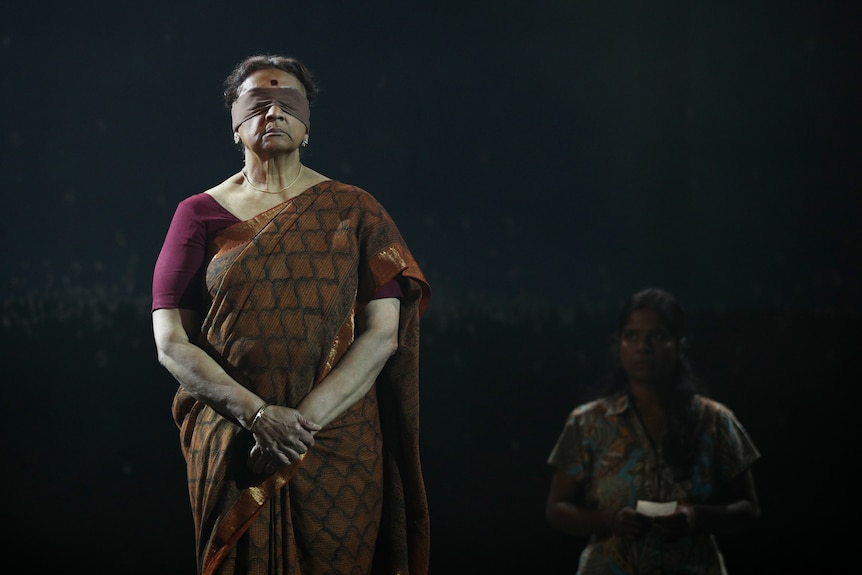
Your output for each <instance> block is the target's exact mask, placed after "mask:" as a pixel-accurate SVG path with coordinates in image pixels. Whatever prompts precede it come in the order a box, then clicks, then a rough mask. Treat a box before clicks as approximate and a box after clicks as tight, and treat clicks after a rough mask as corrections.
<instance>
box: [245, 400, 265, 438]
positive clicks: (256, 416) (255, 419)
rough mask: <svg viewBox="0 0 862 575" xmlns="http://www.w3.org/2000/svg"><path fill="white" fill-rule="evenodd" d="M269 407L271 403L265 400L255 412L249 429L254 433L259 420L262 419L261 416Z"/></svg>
mask: <svg viewBox="0 0 862 575" xmlns="http://www.w3.org/2000/svg"><path fill="white" fill-rule="evenodd" d="M267 407H269V404H268V403H267V402H265V401H264V402H263V404H261V406H260V407H258V408H257V411H256V412H255V414H254V416H253V417H252V418H251V422H250V423H249V424H248V428H247V429H248V430H249V431H251V432H252V433H254V428H255V426H256V425H257V422H258V421H259V420H260V418H261V417H263V414H264V412H265V411H266V408H267Z"/></svg>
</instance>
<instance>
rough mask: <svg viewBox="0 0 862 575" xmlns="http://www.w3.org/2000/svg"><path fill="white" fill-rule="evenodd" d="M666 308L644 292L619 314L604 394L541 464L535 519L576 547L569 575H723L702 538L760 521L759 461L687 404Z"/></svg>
mask: <svg viewBox="0 0 862 575" xmlns="http://www.w3.org/2000/svg"><path fill="white" fill-rule="evenodd" d="M685 319H686V318H685V313H684V311H683V309H682V307H681V306H680V304H679V303H678V302H677V300H676V298H675V297H674V296H673V295H671V294H669V293H667V292H666V291H663V290H659V289H647V290H644V291H641V292H639V293H636V294H634V295H633V296H631V297H630V298H629V300H628V301H627V302H626V303H625V305H624V306H623V307H622V310H621V311H620V315H619V321H618V326H617V327H618V331H617V333H618V340H617V342H616V344H615V351H616V352H617V358H618V361H617V366H616V370H615V372H614V374H613V377H612V379H611V387H610V389H609V390H608V391H606V392H605V393H602V394H601V397H600V398H598V399H596V400H594V401H591V402H588V403H585V404H582V405H579V406H577V407H576V408H575V409H574V410H573V411H572V412H571V414H570V415H569V417H568V419H567V421H566V423H565V426H564V428H563V431H562V433H561V434H560V436H559V439H558V440H557V443H556V445H555V446H554V448H553V450H552V452H551V455H550V457H549V459H548V462H549V463H550V464H551V465H552V466H553V467H554V473H553V477H552V480H551V486H550V490H549V494H548V499H547V506H546V510H545V513H546V518H547V521H548V524H549V525H550V526H551V528H553V529H555V530H558V531H561V532H564V533H568V534H571V535H574V536H587V537H589V541H588V543H587V545H586V547H585V548H584V550H583V551H582V553H581V556H580V561H579V566H578V571H577V573H578V574H579V575H588V574H589V575H592V574H596V575H598V574H608V575H611V574H614V575H617V574H623V573H625V574H639V575H644V574H653V573H655V574H660V573H700V574H708V575H712V574H716V575H717V574H724V573H726V571H725V566H724V561H723V558H722V556H721V553H720V551H719V548H718V545H717V543H716V540H715V537H714V533H719V532H726V531H735V530H741V529H747V528H750V527H752V526H753V525H754V524H755V523H756V522H757V520H758V519H759V517H760V508H759V505H758V499H757V493H756V490H755V486H754V479H753V477H752V473H751V465H752V464H753V463H754V462H755V461H756V460H757V459H758V458H759V457H760V453H759V452H758V450H757V448H756V447H755V445H754V443H753V442H752V441H751V439H750V438H749V436H748V434H747V433H746V431H745V429H743V427H742V425H741V424H740V423H739V421H737V419H736V417H735V416H734V414H733V413H732V412H731V411H730V410H729V409H728V408H727V407H726V406H724V405H722V404H721V403H718V402H716V401H713V400H711V399H708V398H707V397H705V396H704V395H703V394H702V393H699V392H698V389H697V386H696V381H695V379H694V377H693V375H692V372H691V368H690V366H689V363H688V360H687V357H686V353H685V347H686V342H685V338H684V329H685Z"/></svg>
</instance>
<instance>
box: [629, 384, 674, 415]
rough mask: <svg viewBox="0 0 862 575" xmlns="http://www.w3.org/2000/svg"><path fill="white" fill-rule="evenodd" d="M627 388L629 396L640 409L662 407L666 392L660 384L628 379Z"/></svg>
mask: <svg viewBox="0 0 862 575" xmlns="http://www.w3.org/2000/svg"><path fill="white" fill-rule="evenodd" d="M628 389H629V396H630V397H631V398H632V401H634V404H635V406H636V407H637V408H638V409H640V410H641V411H644V410H650V409H657V408H663V407H664V405H665V399H666V395H667V394H666V393H665V391H664V388H663V387H661V386H658V385H655V384H653V383H646V382H642V381H629V385H628Z"/></svg>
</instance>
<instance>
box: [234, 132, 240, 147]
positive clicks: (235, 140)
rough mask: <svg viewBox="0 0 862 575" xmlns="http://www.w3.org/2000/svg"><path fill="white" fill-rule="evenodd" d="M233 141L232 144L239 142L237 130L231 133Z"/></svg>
mask: <svg viewBox="0 0 862 575" xmlns="http://www.w3.org/2000/svg"><path fill="white" fill-rule="evenodd" d="M233 143H234V144H239V132H234V133H233Z"/></svg>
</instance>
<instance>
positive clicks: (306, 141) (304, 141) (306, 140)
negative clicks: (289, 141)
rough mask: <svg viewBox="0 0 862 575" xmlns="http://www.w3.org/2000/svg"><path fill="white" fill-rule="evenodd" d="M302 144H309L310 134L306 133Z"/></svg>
mask: <svg viewBox="0 0 862 575" xmlns="http://www.w3.org/2000/svg"><path fill="white" fill-rule="evenodd" d="M302 145H303V146H307V145H308V134H306V135H305V137H304V138H303V139H302Z"/></svg>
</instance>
